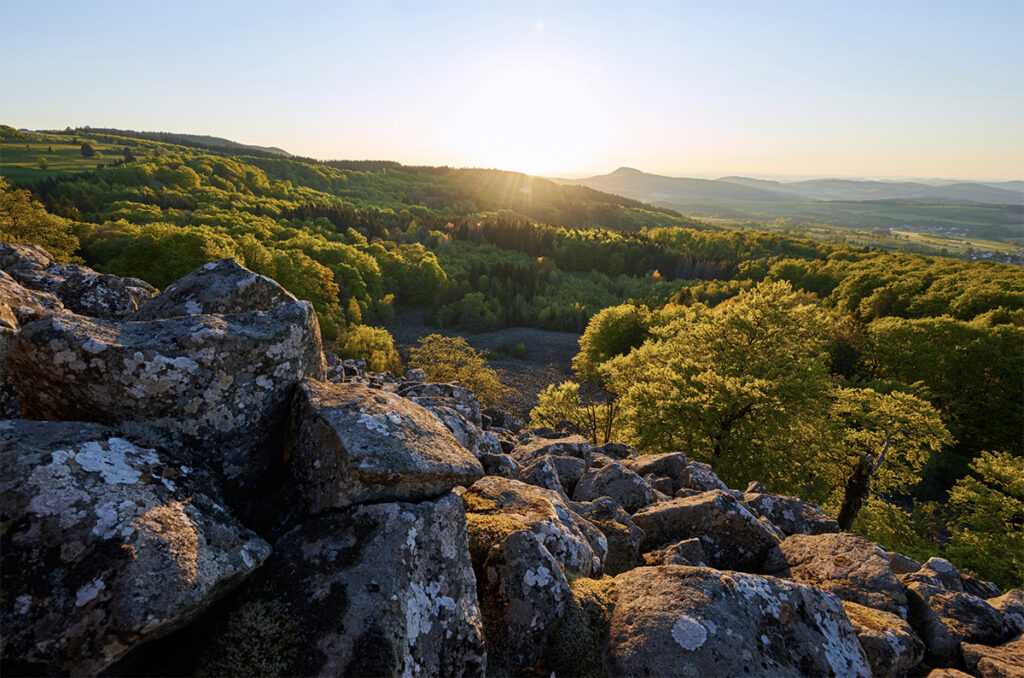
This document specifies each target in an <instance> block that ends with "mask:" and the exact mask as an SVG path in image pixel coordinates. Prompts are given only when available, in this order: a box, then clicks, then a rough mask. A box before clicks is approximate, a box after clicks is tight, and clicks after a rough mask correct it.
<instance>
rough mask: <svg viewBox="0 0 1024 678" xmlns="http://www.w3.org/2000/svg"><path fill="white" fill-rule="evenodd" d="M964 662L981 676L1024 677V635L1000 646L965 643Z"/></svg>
mask: <svg viewBox="0 0 1024 678" xmlns="http://www.w3.org/2000/svg"><path fill="white" fill-rule="evenodd" d="M963 653H964V664H966V666H967V670H968V671H970V672H971V673H972V674H974V675H975V676H979V677H980V678H1024V636H1017V637H1016V638H1014V639H1013V640H1011V641H1009V642H1008V643H1004V644H1003V645H999V646H998V647H988V646H987V645H975V644H973V643H964V645H963Z"/></svg>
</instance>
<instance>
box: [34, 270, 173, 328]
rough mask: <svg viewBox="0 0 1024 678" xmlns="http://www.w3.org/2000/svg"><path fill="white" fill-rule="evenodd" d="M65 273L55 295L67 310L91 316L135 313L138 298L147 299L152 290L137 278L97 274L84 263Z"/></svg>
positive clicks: (125, 315) (117, 316) (116, 317)
mask: <svg viewBox="0 0 1024 678" xmlns="http://www.w3.org/2000/svg"><path fill="white" fill-rule="evenodd" d="M52 268H53V267H51V268H50V269H48V270H52ZM66 273H67V275H66V276H65V277H64V280H63V282H61V283H60V285H58V287H57V290H56V292H55V294H56V295H57V297H58V298H60V300H61V301H62V302H64V306H65V307H67V308H68V310H70V311H73V312H75V313H79V314H81V315H87V316H91V317H94V318H110V319H113V320H122V319H125V318H127V317H129V316H130V315H131V314H132V313H135V311H136V310H137V309H138V307H139V304H138V302H139V300H145V299H148V298H149V295H150V294H151V293H152V292H151V290H152V289H153V288H152V287H149V289H148V290H147V289H146V288H144V287H142V286H143V285H146V286H147V287H148V285H147V284H146V283H144V282H143V281H141V280H138V279H137V278H121V277H118V276H116V275H109V274H104V273H97V272H96V271H94V270H92V269H91V268H86V267H84V266H76V267H74V270H70V271H66Z"/></svg>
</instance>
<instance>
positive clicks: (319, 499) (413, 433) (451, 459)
mask: <svg viewBox="0 0 1024 678" xmlns="http://www.w3.org/2000/svg"><path fill="white" fill-rule="evenodd" d="M292 465H293V470H294V474H295V478H296V481H297V482H298V484H299V489H300V491H301V494H302V496H303V498H304V501H305V504H306V507H307V508H308V510H309V511H310V512H311V513H321V512H323V511H326V510H328V509H332V508H344V507H346V506H349V505H351V504H360V503H365V502H370V501H405V500H413V501H416V500H420V499H426V498H430V497H437V496H439V495H441V494H444V493H445V492H447V491H449V490H450V489H452V488H453V487H455V486H457V485H471V484H472V483H473V482H474V481H475V480H477V479H478V478H480V477H482V476H483V474H484V469H483V466H481V465H480V462H479V461H477V459H476V457H474V456H473V455H472V454H470V453H469V451H468V450H466V448H464V447H463V446H462V445H460V444H459V443H458V441H456V440H455V438H454V436H452V434H451V433H450V432H449V431H448V429H447V428H445V427H444V426H443V425H442V424H441V423H440V422H439V421H438V420H437V419H436V418H435V417H434V416H433V415H432V414H430V412H427V411H426V410H425V409H423V408H422V407H420V406H419V405H417V404H415V403H412V402H410V401H408V400H406V399H404V398H400V397H398V396H396V395H394V394H393V393H387V392H384V391H381V390H378V389H372V388H369V387H368V386H364V385H362V384H356V383H344V384H332V383H329V382H320V381H314V380H312V379H306V380H304V381H302V382H301V383H300V385H299V388H298V389H297V391H296V394H295V399H294V404H293V407H292Z"/></svg>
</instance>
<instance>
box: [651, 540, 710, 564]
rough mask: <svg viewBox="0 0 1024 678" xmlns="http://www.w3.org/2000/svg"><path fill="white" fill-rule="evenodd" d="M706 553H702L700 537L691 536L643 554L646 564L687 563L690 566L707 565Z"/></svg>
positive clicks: (702, 546) (702, 547)
mask: <svg viewBox="0 0 1024 678" xmlns="http://www.w3.org/2000/svg"><path fill="white" fill-rule="evenodd" d="M706 559H707V555H705V553H704V545H703V544H701V542H700V539H697V538H696V537H691V538H690V539H683V540H682V541H677V542H676V543H675V544H670V545H668V546H666V547H665V548H661V549H658V550H657V551H648V552H647V553H645V554H644V563H645V564H647V565H688V566H690V567H707V564H706V563H705V562H704V561H705V560H706Z"/></svg>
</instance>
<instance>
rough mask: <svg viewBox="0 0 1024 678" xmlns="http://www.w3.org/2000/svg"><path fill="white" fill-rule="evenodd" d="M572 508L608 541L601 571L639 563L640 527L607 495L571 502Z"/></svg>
mask: <svg viewBox="0 0 1024 678" xmlns="http://www.w3.org/2000/svg"><path fill="white" fill-rule="evenodd" d="M569 506H570V507H571V508H572V510H573V511H575V512H576V513H577V514H579V515H580V516H582V517H583V518H585V519H586V521H587V522H588V523H590V524H591V525H593V526H594V527H596V528H597V529H598V530H600V531H601V533H602V534H603V535H604V537H605V540H606V541H607V544H608V555H607V556H606V557H605V563H604V572H605V574H609V575H611V576H615V575H617V574H619V573H622V572H626V571H627V570H631V569H633V568H634V567H636V566H637V565H640V564H641V563H642V560H641V558H640V543H641V542H642V541H643V539H644V533H643V530H641V529H640V528H639V527H637V526H636V523H634V522H633V520H632V519H631V518H630V517H629V514H628V513H626V512H625V511H624V510H623V508H622V507H621V506H619V504H618V502H616V501H615V500H614V499H612V498H611V497H598V498H597V499H594V500H593V501H589V502H573V503H571V504H570V505H569Z"/></svg>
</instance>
